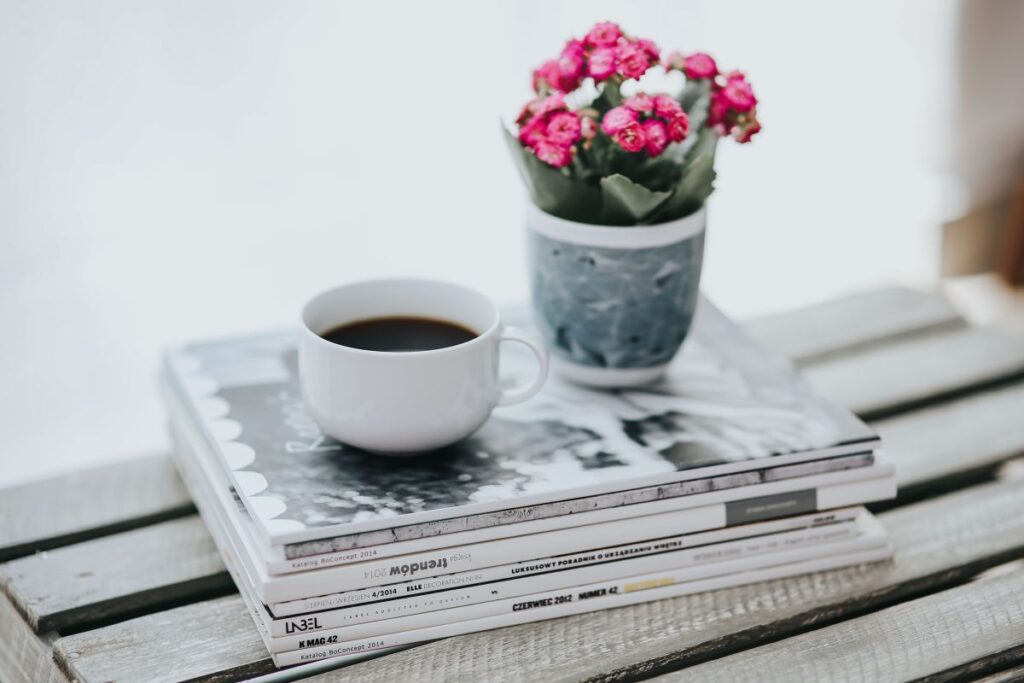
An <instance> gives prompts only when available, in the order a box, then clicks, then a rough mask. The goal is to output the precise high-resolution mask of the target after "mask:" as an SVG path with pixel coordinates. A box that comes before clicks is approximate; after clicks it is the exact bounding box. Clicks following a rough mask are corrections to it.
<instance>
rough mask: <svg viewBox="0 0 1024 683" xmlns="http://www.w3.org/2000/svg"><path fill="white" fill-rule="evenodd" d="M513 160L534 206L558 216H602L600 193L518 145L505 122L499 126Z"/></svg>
mask: <svg viewBox="0 0 1024 683" xmlns="http://www.w3.org/2000/svg"><path fill="white" fill-rule="evenodd" d="M501 128H502V132H503V133H504V136H505V142H506V144H507V145H508V148H509V151H510V152H511V153H512V159H513V160H514V161H515V163H516V167H517V168H518V169H519V175H520V176H522V178H523V182H524V183H525V184H526V189H527V192H529V194H530V199H531V200H533V203H534V204H536V205H537V208H539V209H541V210H542V211H545V212H547V213H550V214H551V215H553V216H558V217H559V218H565V219H566V220H570V221H579V222H581V223H596V222H599V221H600V216H601V192H600V190H599V189H598V188H597V187H594V186H592V185H588V184H586V183H585V182H583V181H582V180H579V179H577V178H574V177H573V176H572V175H570V173H569V171H568V169H558V168H554V167H552V166H548V165H547V164H545V163H544V162H543V161H541V160H540V159H538V158H537V157H536V156H535V155H534V154H533V153H532V152H530V151H529V150H527V149H526V148H525V147H523V146H522V144H520V142H519V139H518V138H517V137H516V136H515V135H513V134H512V133H511V131H509V130H508V128H506V127H505V126H504V125H503V126H502V127H501Z"/></svg>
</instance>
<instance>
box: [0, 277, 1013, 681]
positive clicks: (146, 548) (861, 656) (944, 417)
mask: <svg viewBox="0 0 1024 683" xmlns="http://www.w3.org/2000/svg"><path fill="white" fill-rule="evenodd" d="M748 329H749V330H750V331H751V332H752V333H753V334H755V335H756V336H758V337H760V338H761V339H763V340H764V341H765V342H767V343H769V344H771V345H774V346H775V347H777V348H779V349H780V350H782V351H784V352H786V353H788V354H790V356H791V357H792V358H793V359H794V361H795V362H796V363H797V364H799V365H800V366H801V367H802V368H803V370H804V372H805V373H806V376H807V377H808V378H809V379H810V380H811V381H812V382H813V383H814V384H815V385H816V386H817V387H818V388H819V389H820V390H821V391H822V392H824V393H826V394H828V395H830V396H832V397H833V398H835V399H837V400H839V401H841V402H843V403H845V404H846V405H849V406H850V407H852V408H853V409H854V410H856V411H857V412H858V413H860V414H861V415H862V416H864V417H865V418H866V419H868V420H869V421H871V422H872V423H873V424H874V426H875V427H876V428H877V429H878V430H879V431H880V432H881V433H882V435H883V439H884V440H885V443H886V450H887V451H888V453H889V455H890V456H891V457H892V458H893V459H894V460H895V461H896V463H897V466H898V468H899V469H898V478H899V482H900V487H901V489H900V495H899V499H898V500H897V501H895V503H888V504H886V505H884V506H881V507H880V508H879V511H880V518H881V520H882V522H883V523H884V524H885V526H886V527H888V529H889V530H890V531H891V533H892V537H893V539H894V542H895V544H896V547H897V552H896V559H895V560H894V561H893V562H890V563H882V564H875V565H868V566H860V567H853V568H849V569H842V570H836V571H829V572H821V573H818V574H812V575H808V576H802V577H798V578H792V579H783V580H777V581H769V582H764V583H759V584H755V585H751V586H745V587H741V588H730V589H726V590H720V591H715V592H710V593H704V594H701V595H690V596H685V597H680V598H675V599H670V600H663V601H660V602H655V603H651V604H646V605H637V606H635V607H627V608H622V609H615V610H608V611H603V612H597V613H594V614H584V615H579V616H574V617H568V618H564V619H556V620H551V621H546V622H542V623H539V624H531V625H523V626H516V627H511V628H505V629H500V630H496V631H490V632H486V633H478V634H473V635H467V636H462V637H459V638H451V639H448V640H441V641H436V642H433V643H429V644H426V645H421V646H419V647H414V648H411V649H407V650H404V651H401V652H396V653H393V654H388V655H385V656H379V657H376V658H372V657H370V658H367V659H366V660H365V661H361V662H358V663H355V664H351V665H349V666H346V667H344V668H341V669H335V670H332V671H328V672H321V673H317V674H314V675H313V676H312V677H311V678H309V680H312V681H317V682H318V683H319V682H326V681H342V680H349V679H353V680H380V681H394V680H406V679H410V680H416V681H417V683H426V682H427V681H451V680H457V681H462V680H466V681H469V680H488V681H494V680H523V679H529V680H558V681H561V680H565V681H568V680H581V679H587V680H639V679H646V678H654V677H663V678H664V680H677V679H684V678H685V679H693V680H700V681H707V680H716V681H717V680H722V681H737V680H749V681H760V680H766V679H776V678H777V679H794V680H807V679H842V680H912V679H922V678H923V679H927V680H960V679H963V678H973V677H980V676H986V677H987V678H986V680H990V681H1004V680H1013V679H1015V678H1019V677H1024V563H1021V562H1019V560H1020V558H1024V476H1022V475H1021V471H1022V470H1024V467H1022V466H1021V464H1020V463H1021V462H1022V461H1020V460H1018V461H1016V462H1011V460H1012V459H1013V458H1015V457H1018V456H1021V455H1024V337H1022V336H1015V335H1013V334H1009V333H1006V332H1002V331H1000V330H996V329H984V328H974V327H970V326H968V325H967V324H966V323H965V322H964V320H963V319H962V318H961V317H960V316H959V315H958V314H957V313H956V312H955V311H954V310H953V309H952V308H951V307H950V306H949V305H948V304H947V303H946V302H945V301H944V300H943V299H942V298H941V297H939V296H938V295H936V294H932V293H923V292H916V291H911V290H902V289H890V290H883V291H878V292H871V293H867V294H862V295H857V296H852V297H849V298H846V299H843V300H840V301H835V302H833V303H830V304H828V305H822V306H817V307H813V308H809V309H804V310H800V311H795V312H793V313H789V314H784V315H780V316H774V317H772V318H768V319H762V320H758V321H754V322H752V323H750V324H749V326H748ZM68 447H69V448H74V444H69V445H68ZM28 457H30V456H28ZM0 562H2V563H3V564H0V581H2V584H3V595H2V596H0V681H4V682H10V683H16V682H18V681H28V680H32V681H64V680H68V679H72V680H79V679H80V680H85V681H110V680H118V681H122V680H130V681H183V680H217V681H232V680H239V679H247V678H252V677H261V676H265V675H271V676H272V677H276V676H277V674H275V670H274V668H273V666H272V664H271V662H270V659H269V658H268V657H267V653H266V651H265V649H264V647H263V643H262V642H261V641H260V638H259V636H258V635H257V633H256V629H255V627H254V626H253V624H252V623H251V621H250V619H249V616H248V614H247V613H246V610H245V607H244V606H243V605H242V601H241V599H240V598H239V596H238V595H237V594H236V592H235V590H234V587H233V585H232V583H231V581H230V579H229V578H228V575H227V574H226V573H225V571H224V569H223V567H222V565H221V562H220V559H219V558H218V555H217V551H216V549H215V547H214V545H213V542H212V541H211V540H210V537H209V536H208V535H207V532H206V530H205V528H204V527H203V524H202V522H201V521H200V520H199V518H198V517H197V516H196V514H195V510H194V509H193V507H192V504H191V502H190V500H189V497H188V495H187V493H186V491H185V489H184V488H183V486H182V485H181V482H180V481H179V480H178V477H177V475H176V473H175V471H174V467H173V465H172V464H171V462H170V460H169V459H168V458H167V457H149V458H142V459H139V460H137V461H134V462H129V463H127V464H122V465H116V466H108V467H103V468H98V469H91V470H87V471H82V472H77V473H74V474H70V475H67V476H64V477H61V478H59V479H52V480H47V481H42V482H39V483H35V484H31V485H26V486H22V487H19V488H14V489H8V490H4V491H0ZM308 673H309V672H302V674H303V675H306V674H308ZM285 675H286V676H295V675H296V674H295V672H294V671H289V672H285Z"/></svg>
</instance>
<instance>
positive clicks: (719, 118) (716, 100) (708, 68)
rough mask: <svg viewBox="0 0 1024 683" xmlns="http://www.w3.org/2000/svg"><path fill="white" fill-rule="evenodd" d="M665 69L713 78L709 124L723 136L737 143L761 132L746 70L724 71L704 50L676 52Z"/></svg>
mask: <svg viewBox="0 0 1024 683" xmlns="http://www.w3.org/2000/svg"><path fill="white" fill-rule="evenodd" d="M665 68H666V69H667V70H670V71H671V70H677V71H682V72H683V73H684V74H686V78H687V79H688V80H691V81H699V80H709V81H711V104H710V106H709V107H708V125H709V126H711V127H712V128H713V129H714V130H715V132H716V133H718V134H719V135H721V136H726V135H731V136H732V137H733V138H734V139H735V140H736V141H737V142H750V139H751V138H752V137H754V135H755V134H757V133H758V132H760V131H761V123H760V122H759V121H758V120H757V97H755V96H754V89H753V88H752V87H751V86H750V83H749V82H748V81H747V77H746V75H745V74H743V73H742V72H739V71H730V72H729V73H721V72H720V71H719V70H718V65H717V64H716V63H715V60H714V59H712V58H711V56H710V55H707V54H705V53H703V52H695V53H694V54H692V55H688V56H686V57H684V56H683V55H681V54H680V53H678V52H673V53H671V54H670V55H669V56H668V57H666V58H665Z"/></svg>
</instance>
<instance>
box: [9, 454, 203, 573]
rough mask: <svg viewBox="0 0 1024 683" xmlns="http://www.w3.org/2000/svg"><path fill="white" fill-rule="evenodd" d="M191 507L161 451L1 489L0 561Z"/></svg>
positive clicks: (149, 522)
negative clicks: (151, 455) (152, 454)
mask: <svg viewBox="0 0 1024 683" xmlns="http://www.w3.org/2000/svg"><path fill="white" fill-rule="evenodd" d="M192 509H193V508H192V501H191V499H190V498H189V496H188V492H187V491H186V490H185V487H184V485H183V484H182V483H181V480H180V479H179V478H178V473H177V472H176V471H175V469H174V465H173V463H172V462H171V460H170V458H168V457H167V456H163V455H161V456H159V457H156V456H154V457H146V458H139V459H137V460H130V461H128V462H123V463H116V464H112V465H107V466H104V467H98V468H94V469H88V470H82V471H80V472H74V473H71V474H67V475H64V476H62V477H57V478H54V479H46V480H43V481H40V482H36V483H32V484H25V485H22V486H16V487H12V488H8V489H4V490H0V561H4V560H8V559H11V558H14V557H19V556H21V555H28V554H30V553H32V552H35V551H36V550H44V549H47V548H56V547H59V546H62V545H67V544H68V543H74V542H76V541H81V540H84V539H87V538H96V537H98V536H104V535H106V534H109V533H112V532H115V531H119V530H123V529H131V528H136V527H140V526H144V525H146V524H152V523H153V522H156V521H161V520H165V519H170V518H172V517H178V516H181V515H183V514H187V513H188V511H190V510H192Z"/></svg>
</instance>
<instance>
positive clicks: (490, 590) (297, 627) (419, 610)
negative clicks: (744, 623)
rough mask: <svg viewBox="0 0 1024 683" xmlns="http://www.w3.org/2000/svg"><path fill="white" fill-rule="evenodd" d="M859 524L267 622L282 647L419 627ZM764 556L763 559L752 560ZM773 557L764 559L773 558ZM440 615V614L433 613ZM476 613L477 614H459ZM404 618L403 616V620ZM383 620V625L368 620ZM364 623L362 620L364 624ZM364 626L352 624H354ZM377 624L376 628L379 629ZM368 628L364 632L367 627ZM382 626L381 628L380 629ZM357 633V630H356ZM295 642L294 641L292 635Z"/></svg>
mask: <svg viewBox="0 0 1024 683" xmlns="http://www.w3.org/2000/svg"><path fill="white" fill-rule="evenodd" d="M859 530H860V527H859V526H858V524H857V523H856V522H855V521H853V520H851V519H848V518H844V519H843V520H842V521H834V522H829V523H819V524H818V525H815V526H805V527H803V528H798V529H792V530H789V531H779V532H775V533H768V534H764V535H758V536H752V537H747V538H740V539H736V540H729V541H721V542H717V543H711V544H701V545H699V546H694V547H690V548H686V549H680V550H675V551H671V552H661V553H657V554H650V555H644V556H636V557H631V558H630V559H623V560H617V561H613V562H607V563H603V564H597V565H590V566H583V567H578V568H575V569H566V570H562V571H557V570H556V571H547V572H542V573H537V574H530V575H527V576H523V577H519V578H514V579H507V580H499V581H497V582H488V583H483V584H477V585H472V586H466V587H465V588H456V589H452V590H442V591H437V592H433V593H430V594H428V595H422V596H410V597H405V598H398V599H394V600H385V601H383V602H377V603H372V604H368V605H361V606H358V607H346V608H341V609H335V610H328V611H324V612H314V613H313V614H307V615H301V616H298V617H294V618H288V619H274V620H271V621H270V623H269V629H270V634H271V636H272V637H274V638H282V637H291V638H292V640H293V641H294V643H295V644H294V645H293V646H291V647H287V648H284V649H295V648H298V647H301V646H300V645H299V644H298V642H299V640H301V639H304V638H308V636H309V635H310V634H311V633H314V632H320V631H326V630H331V632H332V633H333V634H334V635H338V636H339V637H342V639H351V638H355V637H360V638H361V637H364V636H371V635H377V631H379V630H380V629H383V628H387V629H388V630H389V631H390V630H395V629H399V628H418V627H417V626H405V625H403V624H406V623H408V624H415V623H421V622H424V621H426V620H429V619H430V618H429V617H424V616H423V615H424V614H427V613H431V612H443V613H444V614H445V615H450V616H449V617H445V618H456V617H455V616H454V615H457V614H461V613H462V612H459V610H462V611H463V612H465V611H466V610H471V608H472V607H473V606H475V605H477V604H479V603H484V602H492V601H496V600H497V601H500V600H504V599H507V598H513V597H517V596H522V595H528V594H532V593H539V592H544V591H551V590H559V589H564V588H568V587H571V586H578V585H585V584H589V583H593V582H596V581H606V580H611V579H616V578H621V577H628V576H637V575H641V574H648V573H651V572H656V571H663V570H670V569H677V568H681V569H686V568H689V569H690V570H691V571H692V573H693V574H694V576H693V577H691V578H699V577H701V576H705V575H711V574H714V573H715V572H716V571H720V567H721V566H722V563H723V562H727V563H729V565H732V564H733V563H734V562H737V561H740V560H744V559H746V558H755V557H756V556H759V555H764V556H768V557H770V556H771V555H773V554H774V555H777V554H778V552H779V551H780V550H785V551H789V552H793V551H797V550H800V549H803V548H807V547H815V548H818V547H820V546H821V545H823V544H830V543H834V542H836V541H842V540H848V539H852V538H854V537H855V536H857V534H858V532H859ZM751 561H754V562H760V560H751ZM769 561H770V559H766V560H764V562H769ZM434 618H435V619H441V618H442V617H441V616H437V617H434ZM458 618H470V619H472V618H476V617H458ZM403 620H405V621H403ZM371 623H379V624H380V625H379V626H372V625H369V626H368V625H367V624H371ZM360 625H361V626H360ZM357 627H358V628H360V629H362V631H359V630H353V629H356V628H357ZM374 629H376V630H377V631H375V630H374ZM363 631H365V632H363ZM380 632H383V631H380ZM352 634H359V635H352ZM289 642H291V641H289Z"/></svg>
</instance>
